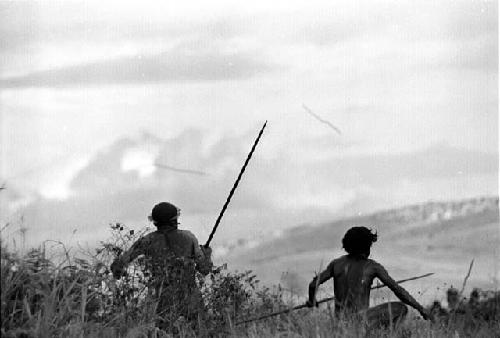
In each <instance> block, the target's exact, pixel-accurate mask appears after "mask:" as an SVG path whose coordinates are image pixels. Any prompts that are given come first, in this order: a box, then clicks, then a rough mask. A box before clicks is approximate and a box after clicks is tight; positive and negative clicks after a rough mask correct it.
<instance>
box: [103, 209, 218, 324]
mask: <svg viewBox="0 0 500 338" xmlns="http://www.w3.org/2000/svg"><path fill="white" fill-rule="evenodd" d="M179 216H180V209H179V208H177V207H176V206H175V205H173V204H171V203H168V202H161V203H159V204H157V205H155V206H154V208H153V210H152V212H151V216H149V220H150V221H152V222H153V224H154V225H155V226H156V228H157V229H156V231H155V232H152V233H149V234H147V235H146V236H144V237H141V238H140V239H138V240H137V241H136V242H135V243H134V244H133V245H132V247H131V248H130V249H129V250H127V251H126V252H124V253H123V254H122V255H121V256H120V257H118V258H117V259H115V261H114V262H113V263H112V264H111V271H112V272H113V275H114V276H115V278H120V277H121V276H122V275H123V274H124V271H125V268H126V267H127V265H128V264H129V263H130V262H132V261H133V260H134V259H136V258H137V257H139V256H144V258H145V266H146V269H147V270H149V272H150V273H151V276H152V278H151V285H150V289H151V291H152V293H153V294H154V295H155V296H156V297H157V298H159V299H158V300H159V303H158V306H157V311H156V312H157V314H158V315H159V317H160V326H162V327H166V326H168V325H170V326H171V325H173V322H174V321H175V320H176V319H178V318H179V316H183V317H185V318H186V319H188V320H193V321H196V320H197V319H198V316H199V315H203V314H204V305H203V299H202V297H201V292H200V290H199V289H198V287H197V285H196V271H198V272H199V273H201V274H203V275H207V274H208V273H209V272H210V270H211V268H212V260H211V254H212V249H211V248H205V247H203V246H200V245H199V244H198V240H197V239H196V237H195V236H194V235H193V234H192V233H191V232H190V231H188V230H179V229H178V224H179V221H178V219H179Z"/></svg>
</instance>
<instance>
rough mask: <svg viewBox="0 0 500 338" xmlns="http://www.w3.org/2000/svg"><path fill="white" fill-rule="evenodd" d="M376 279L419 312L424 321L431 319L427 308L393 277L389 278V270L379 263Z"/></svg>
mask: <svg viewBox="0 0 500 338" xmlns="http://www.w3.org/2000/svg"><path fill="white" fill-rule="evenodd" d="M375 277H377V278H378V279H380V281H381V282H382V283H384V284H385V285H387V286H388V287H389V289H391V290H392V292H394V294H395V295H396V296H397V297H398V298H399V299H400V300H401V301H402V302H403V303H405V304H408V305H409V306H411V307H413V308H414V309H415V310H417V311H418V312H419V313H420V315H421V316H422V317H424V319H429V314H428V313H427V311H426V310H425V308H424V307H423V306H422V305H421V304H420V303H419V302H417V300H416V299H415V298H413V297H412V296H411V295H410V294H409V293H408V291H406V290H405V289H404V288H403V287H402V286H400V285H399V284H398V283H397V282H396V281H395V280H394V279H393V278H392V277H391V276H389V273H388V272H387V270H386V269H385V268H384V267H383V266H382V265H380V264H378V263H377V265H376V273H375Z"/></svg>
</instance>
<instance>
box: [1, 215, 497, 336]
mask: <svg viewBox="0 0 500 338" xmlns="http://www.w3.org/2000/svg"><path fill="white" fill-rule="evenodd" d="M146 231H148V230H147V229H144V230H143V231H141V232H138V233H136V232H134V231H132V230H130V229H128V228H127V227H126V226H124V225H122V224H114V225H112V226H111V236H110V239H109V240H107V241H105V242H102V243H100V245H99V247H98V248H97V249H95V250H92V251H87V252H78V253H77V254H70V252H69V251H68V250H66V248H64V246H63V245H62V243H56V244H57V246H58V248H59V249H60V254H59V255H56V256H54V255H52V254H51V255H49V250H46V249H45V248H44V247H41V248H37V249H32V250H30V251H29V252H27V253H26V254H21V253H19V252H16V251H14V250H11V249H8V248H7V247H6V246H5V245H4V243H3V242H2V250H1V322H2V326H1V334H2V337H169V336H179V337H195V336H235V337H275V336H287V337H364V336H373V337H457V336H459V337H462V336H470V337H495V336H496V337H500V324H499V323H500V317H499V313H500V311H499V307H500V295H499V294H498V293H494V294H492V295H490V296H487V297H486V296H485V299H481V300H480V301H479V302H476V303H474V305H472V303H471V305H470V306H466V307H464V309H465V310H463V311H455V312H454V313H451V314H450V313H445V312H444V311H442V318H441V319H439V320H438V321H436V322H435V323H430V322H425V321H422V320H420V319H418V318H416V317H415V318H413V317H411V318H408V319H407V320H406V321H405V322H404V323H403V324H402V325H400V326H398V327H397V328H392V329H391V328H388V329H383V328H380V329H376V330H372V331H366V329H365V326H364V325H362V324H361V323H359V322H355V321H352V320H351V321H349V320H347V321H346V320H339V319H337V318H336V317H335V315H334V313H333V309H332V308H331V307H330V306H326V307H321V308H319V309H304V310H301V311H296V312H293V313H289V314H287V315H282V316H276V317H272V318H269V319H266V320H262V321H255V322H251V323H249V324H245V325H237V324H236V323H237V322H238V321H240V320H242V319H246V318H252V317H255V316H258V315H261V314H264V313H269V312H273V311H277V310H281V309H283V308H286V307H289V306H291V305H292V304H287V302H286V301H285V299H286V298H285V297H284V294H283V290H282V289H281V288H280V287H276V288H273V289H270V288H266V287H262V286H260V285H259V282H258V280H257V278H256V276H255V275H254V274H253V273H252V272H251V271H245V272H231V271H228V270H227V268H226V266H224V265H223V266H219V267H215V268H214V269H213V271H212V272H211V273H210V274H209V275H208V276H207V277H205V278H203V277H202V276H200V275H198V276H197V287H198V288H199V289H200V290H201V293H202V295H203V299H204V304H203V305H201V306H202V307H203V311H202V313H203V316H198V318H196V319H194V320H193V319H192V318H191V319H190V318H185V317H184V316H183V315H182V314H181V313H176V312H175V309H170V310H169V311H170V312H169V316H170V317H169V318H170V320H169V325H168V326H161V325H158V322H159V319H160V318H159V317H158V313H157V309H158V304H159V299H158V298H157V297H155V293H154V292H152V288H151V285H152V284H151V283H152V280H151V276H150V275H149V274H148V273H147V271H145V270H144V268H145V264H144V261H142V260H140V259H139V260H137V261H136V262H135V263H134V264H132V265H131V266H130V267H129V268H128V270H127V274H126V276H124V277H123V278H122V279H120V280H115V279H114V278H113V276H112V274H111V272H110V271H109V269H108V267H109V265H110V263H111V261H112V260H113V259H114V258H115V257H117V256H118V255H120V254H121V253H122V252H123V250H125V249H126V248H128V247H129V246H130V245H131V243H133V242H134V241H135V240H136V239H137V238H139V237H140V236H142V235H143V234H144V233H145V232H146ZM52 252H53V250H51V251H50V253H52Z"/></svg>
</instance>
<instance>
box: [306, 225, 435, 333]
mask: <svg viewBox="0 0 500 338" xmlns="http://www.w3.org/2000/svg"><path fill="white" fill-rule="evenodd" d="M376 241H377V234H376V233H372V232H371V230H369V229H367V228H366V227H353V228H351V229H349V230H348V231H347V232H346V234H345V236H344V238H343V239H342V245H343V248H344V249H345V250H346V252H347V255H344V256H342V257H340V258H337V259H335V260H333V261H332V262H331V263H330V264H329V265H328V267H327V268H326V270H324V271H323V272H321V273H320V274H319V276H317V277H315V278H314V279H313V280H312V281H311V283H310V284H309V300H308V302H307V305H308V306H310V307H312V306H314V304H316V300H315V297H316V296H315V295H316V287H317V286H318V285H320V284H323V283H324V282H326V281H327V280H328V279H330V278H333V286H334V292H335V313H336V315H338V316H362V317H364V318H366V320H367V324H368V326H369V327H375V326H388V325H390V324H391V323H397V322H398V321H401V320H402V319H404V317H405V316H406V314H407V312H408V309H407V307H406V306H405V305H404V304H403V303H405V304H408V305H410V306H412V307H413V308H415V309H416V310H417V311H418V312H419V313H420V314H421V315H422V317H424V318H425V319H429V318H430V315H429V314H428V312H427V311H426V310H425V309H424V307H423V306H422V305H420V304H419V303H418V302H417V301H416V300H415V299H414V298H413V297H412V296H411V295H410V294H409V293H408V292H407V291H406V290H405V289H403V288H402V287H401V286H400V285H399V284H398V283H396V281H395V280H394V279H392V278H391V276H389V274H388V273H387V271H386V270H385V268H384V267H383V266H382V265H381V264H379V263H377V262H375V261H374V260H371V259H368V256H370V249H371V246H372V244H373V243H374V242H376ZM375 278H378V279H379V280H380V281H382V283H384V284H385V285H387V286H388V287H389V288H390V289H391V290H392V291H393V292H394V293H395V294H396V296H398V298H399V299H400V300H401V301H402V302H403V303H401V302H389V303H385V304H381V305H378V306H375V307H373V308H369V301H370V289H371V285H372V282H373V280H374V279H375Z"/></svg>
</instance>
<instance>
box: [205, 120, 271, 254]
mask: <svg viewBox="0 0 500 338" xmlns="http://www.w3.org/2000/svg"><path fill="white" fill-rule="evenodd" d="M266 125H267V121H266V122H265V123H264V125H263V126H262V128H261V130H260V132H259V135H258V136H257V139H256V140H255V142H254V143H253V146H252V149H251V150H250V153H249V154H248V156H247V159H246V160H245V163H244V164H243V167H242V168H241V170H240V173H239V175H238V178H237V179H236V181H235V182H234V184H233V187H232V188H231V191H230V192H229V196H227V199H226V203H224V206H223V207H222V210H221V211H220V214H219V217H217V221H215V225H214V227H213V229H212V232H211V233H210V236H208V240H207V242H206V243H205V247H208V246H209V245H210V242H211V241H212V238H213V237H214V234H215V232H216V231H217V227H218V226H219V223H220V221H221V219H222V216H223V215H224V212H225V211H226V209H227V206H228V205H229V202H230V201H231V197H233V194H234V192H235V190H236V187H237V186H238V183H240V180H241V177H242V176H243V173H244V172H245V169H246V167H247V165H248V162H250V159H251V158H252V154H253V152H254V150H255V147H256V146H257V143H259V139H260V137H261V136H262V133H263V132H264V128H266Z"/></svg>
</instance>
